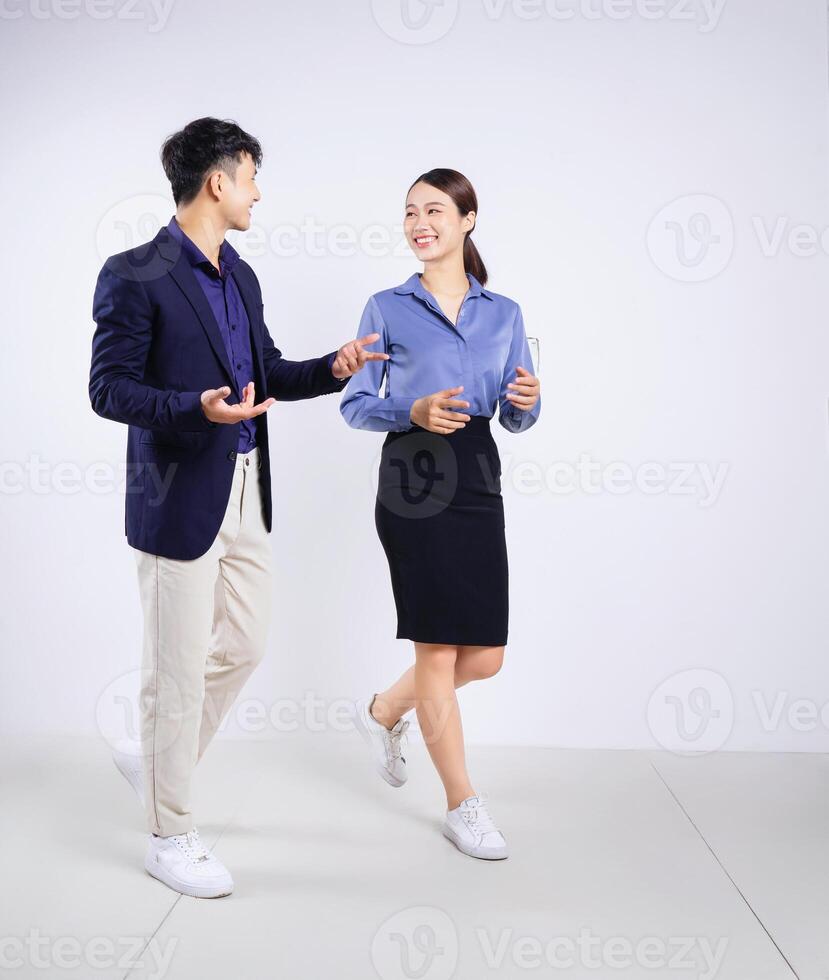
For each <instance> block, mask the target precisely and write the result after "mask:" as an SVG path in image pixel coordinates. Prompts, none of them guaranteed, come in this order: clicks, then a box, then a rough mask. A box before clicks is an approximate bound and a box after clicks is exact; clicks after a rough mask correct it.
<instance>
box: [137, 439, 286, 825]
mask: <svg viewBox="0 0 829 980" xmlns="http://www.w3.org/2000/svg"><path fill="white" fill-rule="evenodd" d="M260 466H261V460H260V453H259V449H258V448H254V449H253V450H252V451H251V452H249V453H239V454H238V455H237V457H236V468H235V470H234V472H233V485H232V487H231V491H230V499H229V500H228V503H227V510H226V511H225V515H224V519H223V520H222V525H221V527H220V528H219V533H218V534H217V535H216V539H215V541H214V542H213V544H212V545H211V546H210V548H209V549H208V551H207V552H206V553H205V554H204V555H202V556H201V557H200V558H195V559H193V560H189V561H181V560H177V559H173V558H162V557H160V556H158V555H151V554H148V553H147V552H145V551H139V550H138V549H137V548H134V549H133V551H134V552H135V560H136V564H137V566H138V584H139V589H140V592H141V605H142V607H143V611H144V644H143V655H142V683H141V693H140V714H141V742H142V752H143V757H144V780H145V781H144V785H145V788H146V817H147V825H148V827H149V830H150V832H151V833H155V834H159V835H161V836H162V837H169V836H171V835H172V834H183V833H186V832H187V831H188V830H191V829H192V828H193V826H194V820H193V815H192V813H191V811H190V783H191V779H192V774H193V769H194V767H195V765H196V763H197V762H198V760H199V759H200V758H201V756H202V753H203V752H204V750H205V748H206V747H207V745H208V743H209V742H210V739H211V738H212V737H213V735H214V734H215V732H216V730H217V729H218V727H219V725H220V724H221V721H222V719H223V718H224V717H225V715H226V714H227V712H228V710H229V709H230V707H231V705H232V704H233V702H234V701H235V700H236V697H237V695H238V693H239V691H240V689H241V688H242V685H243V684H244V683H245V681H246V680H247V679H248V677H249V676H250V674H251V673H252V671H253V669H254V668H255V667H256V665H257V664H258V663H259V662H260V660H261V659H262V657H263V655H264V653H265V644H266V637H267V631H268V625H269V622H270V599H271V575H272V554H271V545H270V535H269V534H268V532H267V529H266V527H265V519H264V516H263V512H262V497H261V492H260V484H259V470H260Z"/></svg>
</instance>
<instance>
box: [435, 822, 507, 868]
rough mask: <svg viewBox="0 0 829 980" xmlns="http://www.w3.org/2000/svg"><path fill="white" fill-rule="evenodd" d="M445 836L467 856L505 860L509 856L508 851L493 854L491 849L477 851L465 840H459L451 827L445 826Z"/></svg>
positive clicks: (489, 859)
mask: <svg viewBox="0 0 829 980" xmlns="http://www.w3.org/2000/svg"><path fill="white" fill-rule="evenodd" d="M443 836H444V837H445V838H446V839H447V840H448V841H451V842H452V843H453V844H454V845H455V847H457V849H458V850H459V851H460V852H461V853H462V854H466V855H467V856H469V857H473V858H479V859H480V860H481V861H504V860H506V858H508V857H509V854H508V853H507V852H504V853H503V854H500V853H497V852H496V853H495V854H493V853H492V852H491V851H490V852H489V853H483V854H480V853H476V851H477V849H476V848H470V847H468V846H467V845H466V844H464V842H463V841H461V840H459V839H458V837H457V835H456V834H455V832H454V831H453V830H452V828H451V827H445V826H444V827H443Z"/></svg>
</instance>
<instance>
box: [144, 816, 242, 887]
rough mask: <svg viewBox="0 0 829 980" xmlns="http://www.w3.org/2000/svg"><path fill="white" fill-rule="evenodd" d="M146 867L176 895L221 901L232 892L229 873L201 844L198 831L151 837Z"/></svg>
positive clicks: (145, 862) (145, 860) (145, 861)
mask: <svg viewBox="0 0 829 980" xmlns="http://www.w3.org/2000/svg"><path fill="white" fill-rule="evenodd" d="M144 867H145V868H146V869H147V871H148V872H149V873H150V874H151V875H152V876H153V878H158V880H159V881H163V882H164V884H165V885H168V886H169V887H170V888H172V889H173V891H177V892H181V894H182V895H190V896H192V897H193V898H221V897H222V896H223V895H229V894H230V893H231V892H232V891H233V879H232V878H231V877H230V872H229V871H228V870H227V868H226V867H225V866H224V865H223V864H222V862H221V861H220V860H219V859H218V858H217V857H214V856H213V855H212V854H211V853H210V851H209V850H208V849H207V848H206V847H205V846H204V844H202V842H201V840H200V839H199V832H198V830H196V828H195V827H194V828H193V829H192V830H189V831H188V832H187V833H186V834H176V835H175V836H173V837H156V836H155V835H154V834H151V835H150V842H149V844H148V846H147V856H146V858H145V859H144Z"/></svg>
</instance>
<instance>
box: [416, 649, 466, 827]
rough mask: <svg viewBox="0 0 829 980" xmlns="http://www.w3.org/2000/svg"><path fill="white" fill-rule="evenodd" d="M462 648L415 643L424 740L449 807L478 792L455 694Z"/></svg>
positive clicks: (452, 808) (421, 725)
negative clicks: (470, 771) (469, 767)
mask: <svg viewBox="0 0 829 980" xmlns="http://www.w3.org/2000/svg"><path fill="white" fill-rule="evenodd" d="M457 658H458V648H457V647H454V646H443V645H441V644H438V643H415V668H414V680H415V708H416V710H417V720H418V722H419V723H420V731H421V732H422V734H423V740H424V741H425V742H426V747H427V748H428V750H429V755H430V756H431V757H432V762H433V763H434V765H435V768H436V769H437V771H438V775H439V776H440V778H441V781H442V782H443V788H444V789H445V791H446V805H447V809H449V810H454V809H455V807H456V806H459V805H460V803H461V801H462V800H465V799H467V797H469V796H474V795H475V790H474V789H473V788H472V783H470V781H469V774H468V773H467V771H466V756H465V753H464V747H463V726H462V725H461V713H460V709H459V708H458V699H457V697H456V696H455V664H456V661H457Z"/></svg>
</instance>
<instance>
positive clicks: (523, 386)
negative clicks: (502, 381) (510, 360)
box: [507, 365, 541, 412]
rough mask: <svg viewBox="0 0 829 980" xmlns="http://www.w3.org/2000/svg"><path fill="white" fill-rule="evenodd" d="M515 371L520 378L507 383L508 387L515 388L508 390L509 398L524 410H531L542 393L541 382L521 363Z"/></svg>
mask: <svg viewBox="0 0 829 980" xmlns="http://www.w3.org/2000/svg"><path fill="white" fill-rule="evenodd" d="M515 372H516V377H517V379H518V380H517V381H516V382H513V383H510V384H508V385H507V388H512V389H514V390H513V391H508V392H507V398H509V400H510V402H511V403H512V404H513V405H515V407H516V408H520V409H521V411H522V412H529V410H530V409H531V408H532V407H533V405H535V403H536V402H537V401H538V397H539V395H540V394H541V382H540V381H539V380H538V378H536V377H535V375H532V374H530V372H529V371H528V370H527V369H526V368H522V367H521V365H519V366H518V367H517V368H516V369H515Z"/></svg>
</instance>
